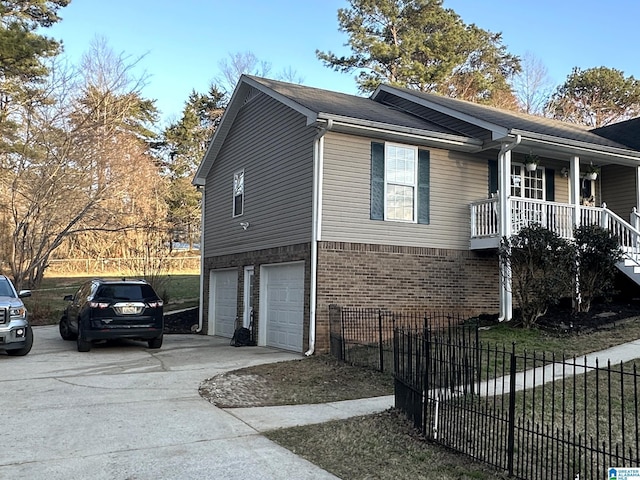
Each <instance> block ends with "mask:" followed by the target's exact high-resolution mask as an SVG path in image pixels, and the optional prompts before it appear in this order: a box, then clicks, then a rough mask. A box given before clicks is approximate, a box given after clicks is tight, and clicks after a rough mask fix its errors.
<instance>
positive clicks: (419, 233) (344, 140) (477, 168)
mask: <svg viewBox="0 0 640 480" xmlns="http://www.w3.org/2000/svg"><path fill="white" fill-rule="evenodd" d="M372 141H376V140H375V139H370V138H363V137H356V136H350V135H343V134H337V133H333V132H329V133H328V134H327V135H326V137H325V147H324V177H323V182H324V183H323V200H322V201H323V208H322V210H323V211H322V240H324V241H335V242H355V243H369V244H379V245H404V246H416V247H430V248H447V249H463V250H466V249H468V248H469V237H470V213H469V211H470V210H469V204H470V203H471V202H472V201H475V200H480V199H483V198H487V196H488V166H487V160H488V159H489V158H496V154H495V153H486V154H482V155H481V154H478V155H470V154H464V153H457V152H450V151H447V150H440V149H428V150H429V152H430V158H431V165H430V172H431V187H430V208H431V215H430V223H429V224H428V225H420V224H413V223H402V222H391V221H379V220H371V219H370V211H369V202H370V200H369V199H370V196H369V190H370V162H371V142H372ZM378 141H379V140H378Z"/></svg>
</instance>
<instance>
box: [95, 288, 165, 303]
mask: <svg viewBox="0 0 640 480" xmlns="http://www.w3.org/2000/svg"><path fill="white" fill-rule="evenodd" d="M155 296H156V295H155V292H154V291H153V288H151V286H149V285H144V284H141V285H131V284H122V285H118V284H108V285H102V286H101V287H100V288H99V289H98V291H97V292H96V295H95V298H111V299H113V300H130V301H132V300H144V299H147V298H155Z"/></svg>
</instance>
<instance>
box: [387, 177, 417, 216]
mask: <svg viewBox="0 0 640 480" xmlns="http://www.w3.org/2000/svg"><path fill="white" fill-rule="evenodd" d="M413 198H414V189H413V187H405V186H402V185H388V186H387V219H389V220H406V221H409V222H411V221H413V219H414V215H413Z"/></svg>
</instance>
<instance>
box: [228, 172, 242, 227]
mask: <svg viewBox="0 0 640 480" xmlns="http://www.w3.org/2000/svg"><path fill="white" fill-rule="evenodd" d="M238 175H242V213H239V214H236V197H237V195H236V185H235V183H236V176H238ZM244 186H245V176H244V168H243V169H241V170H236V171H235V172H233V185H232V187H231V188H232V196H231V217H232V218H236V217H241V216H242V215H244V193H245V191H244Z"/></svg>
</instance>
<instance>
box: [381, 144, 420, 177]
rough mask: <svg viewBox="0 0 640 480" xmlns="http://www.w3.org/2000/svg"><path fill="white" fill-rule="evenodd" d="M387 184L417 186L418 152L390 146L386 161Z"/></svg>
mask: <svg viewBox="0 0 640 480" xmlns="http://www.w3.org/2000/svg"><path fill="white" fill-rule="evenodd" d="M385 163H386V175H387V182H389V183H400V184H403V185H414V184H415V172H416V152H415V150H414V149H412V148H403V147H398V146H393V145H391V146H389V147H388V149H387V159H386V162H385Z"/></svg>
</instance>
